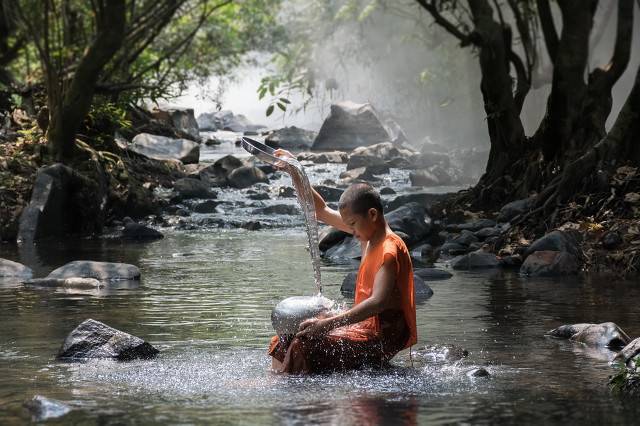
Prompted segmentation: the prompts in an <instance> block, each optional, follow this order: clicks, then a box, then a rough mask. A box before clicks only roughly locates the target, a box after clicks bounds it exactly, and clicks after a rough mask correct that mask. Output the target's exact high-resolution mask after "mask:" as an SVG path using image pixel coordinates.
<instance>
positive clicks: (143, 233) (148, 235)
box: [120, 217, 164, 241]
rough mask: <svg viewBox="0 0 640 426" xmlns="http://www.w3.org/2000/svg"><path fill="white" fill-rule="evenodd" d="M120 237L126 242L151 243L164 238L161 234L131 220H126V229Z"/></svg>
mask: <svg viewBox="0 0 640 426" xmlns="http://www.w3.org/2000/svg"><path fill="white" fill-rule="evenodd" d="M120 237H121V238H122V239H124V240H137V241H143V240H144V241H150V240H161V239H162V238H164V235H162V233H161V232H159V231H156V230H155V229H153V228H150V227H148V226H146V225H141V224H139V223H136V222H134V221H133V220H131V218H128V217H127V218H125V219H124V229H123V230H122V234H121V235H120Z"/></svg>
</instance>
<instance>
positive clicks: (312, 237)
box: [242, 137, 322, 294]
mask: <svg viewBox="0 0 640 426" xmlns="http://www.w3.org/2000/svg"><path fill="white" fill-rule="evenodd" d="M242 147H243V148H244V149H245V150H246V151H248V152H249V153H251V154H253V155H254V156H256V157H257V158H258V159H259V160H261V161H264V162H265V163H269V164H271V165H274V166H276V167H277V168H278V169H280V170H284V171H285V172H287V173H288V174H289V175H290V176H291V180H292V182H293V187H294V188H295V191H296V196H297V198H298V203H299V204H300V207H301V208H302V213H303V215H304V222H305V228H306V231H307V238H308V240H309V254H310V255H311V264H312V265H313V278H314V281H315V284H316V289H317V290H318V294H322V280H321V277H320V248H319V247H318V220H317V218H316V209H315V205H314V202H313V193H312V192H311V184H310V183H309V178H308V177H307V174H306V173H305V171H304V167H302V164H300V162H298V160H296V159H295V158H280V157H276V156H275V153H274V152H275V150H274V149H273V148H271V147H268V146H266V145H264V144H262V143H260V142H258V141H255V140H253V139H250V138H246V137H243V138H242Z"/></svg>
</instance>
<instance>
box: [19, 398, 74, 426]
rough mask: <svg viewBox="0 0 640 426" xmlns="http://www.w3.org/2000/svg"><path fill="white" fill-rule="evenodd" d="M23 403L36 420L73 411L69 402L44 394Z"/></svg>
mask: <svg viewBox="0 0 640 426" xmlns="http://www.w3.org/2000/svg"><path fill="white" fill-rule="evenodd" d="M23 405H24V407H25V408H26V409H27V410H29V412H30V413H31V420H33V421H34V422H44V421H46V420H49V419H55V418H57V417H62V416H64V415H65V414H67V413H69V412H70V411H71V407H69V406H68V405H67V404H65V403H63V402H60V401H58V400H55V399H50V398H47V397H44V396H42V395H35V396H34V397H33V398H31V399H30V400H28V401H25V403H24V404H23Z"/></svg>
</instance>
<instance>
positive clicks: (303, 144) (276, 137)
mask: <svg viewBox="0 0 640 426" xmlns="http://www.w3.org/2000/svg"><path fill="white" fill-rule="evenodd" d="M315 138H316V132H312V131H310V130H304V129H300V128H299V127H296V126H291V127H284V128H282V129H278V130H275V131H273V132H272V133H271V134H270V135H269V136H267V137H266V138H265V140H264V143H265V145H267V146H270V147H272V148H283V149H288V150H295V149H308V148H310V147H311V145H313V141H314V140H315Z"/></svg>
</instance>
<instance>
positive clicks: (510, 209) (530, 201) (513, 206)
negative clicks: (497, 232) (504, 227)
mask: <svg viewBox="0 0 640 426" xmlns="http://www.w3.org/2000/svg"><path fill="white" fill-rule="evenodd" d="M534 202H535V197H529V198H525V199H523V200H516V201H512V202H510V203H507V204H505V205H504V206H502V208H501V209H500V214H499V215H498V222H509V221H510V220H511V219H513V218H514V217H516V216H518V215H521V214H523V213H526V212H528V211H529V210H531V208H532V207H533V205H534Z"/></svg>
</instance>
